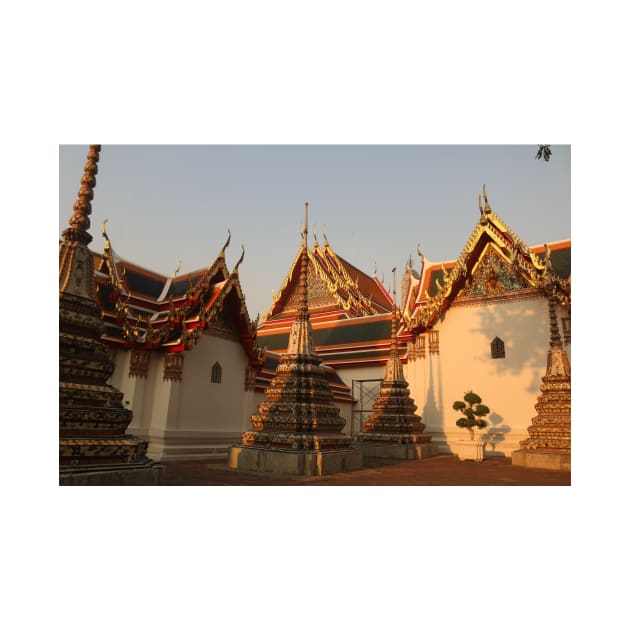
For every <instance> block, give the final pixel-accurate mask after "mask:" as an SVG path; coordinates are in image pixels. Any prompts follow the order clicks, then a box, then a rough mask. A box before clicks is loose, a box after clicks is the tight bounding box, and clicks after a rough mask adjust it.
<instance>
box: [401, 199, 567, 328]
mask: <svg viewBox="0 0 630 630" xmlns="http://www.w3.org/2000/svg"><path fill="white" fill-rule="evenodd" d="M483 197H484V205H482V203H481V196H480V197H479V210H480V214H481V216H480V219H479V222H478V223H477V225H476V226H475V229H474V230H473V232H472V234H471V236H470V238H469V239H468V242H467V243H466V245H465V246H464V249H463V250H462V252H461V254H460V256H459V258H458V259H457V260H451V261H447V262H441V263H434V262H430V261H427V260H425V259H424V258H422V260H421V267H420V273H419V274H418V273H415V271H414V273H410V272H411V271H413V270H410V269H408V270H407V277H406V278H405V280H404V282H406V283H407V284H406V287H405V290H404V291H403V304H402V311H403V318H404V321H405V324H406V327H407V328H408V329H409V330H410V331H411V332H414V333H417V332H421V331H422V330H426V329H428V328H431V327H432V326H433V325H434V324H436V323H437V321H438V320H439V319H440V317H441V316H442V315H443V314H444V312H445V311H446V310H447V309H448V308H449V307H450V305H451V304H453V303H455V304H457V303H463V302H469V301H479V300H482V299H483V300H492V299H498V297H500V296H502V297H504V298H510V299H512V298H515V297H519V296H522V297H526V296H528V295H532V294H540V295H542V292H543V290H544V288H545V287H546V286H547V285H548V282H549V278H551V281H552V284H553V285H554V287H555V288H554V291H556V292H557V293H558V294H559V295H561V296H562V297H561V301H564V302H565V303H570V300H571V240H570V239H566V240H562V241H557V242H554V243H548V244H545V245H538V246H535V247H528V246H527V245H525V243H523V241H522V240H521V239H520V238H519V237H518V236H517V235H516V233H515V232H513V231H512V230H511V229H510V228H509V227H508V225H507V224H506V223H505V222H504V221H503V220H502V219H501V218H500V217H499V216H498V215H497V214H496V213H495V212H494V211H493V210H492V208H491V207H490V204H489V203H488V198H487V195H486V191H485V186H484V191H483ZM484 265H485V268H484V267H483V266H484ZM482 272H483V273H486V274H487V275H488V277H489V279H490V282H491V284H492V282H494V283H495V284H496V286H497V290H496V291H492V290H488V289H490V287H489V286H486V287H483V288H484V289H485V290H483V291H477V292H475V291H474V290H472V288H471V281H472V278H473V275H476V276H480V275H482ZM490 276H492V278H490Z"/></svg>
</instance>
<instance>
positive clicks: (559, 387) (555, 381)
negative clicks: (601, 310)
mask: <svg viewBox="0 0 630 630" xmlns="http://www.w3.org/2000/svg"><path fill="white" fill-rule="evenodd" d="M546 263H547V267H548V268H550V265H551V263H550V256H549V251H548V250H547V256H546ZM550 279H551V276H550ZM555 289H556V287H555V285H554V283H553V282H552V281H550V286H549V290H548V300H549V321H550V329H551V334H550V343H549V351H548V353H547V371H546V373H545V376H543V378H542V385H541V386H540V391H541V394H540V396H539V397H538V402H537V403H536V411H537V412H538V415H537V416H536V417H535V418H533V419H532V424H531V426H530V427H528V429H527V431H528V433H529V435H530V437H529V438H528V439H526V440H524V441H522V442H521V443H520V446H521V449H519V450H518V451H514V452H513V453H512V463H513V464H515V465H518V466H528V467H531V468H550V469H561V470H570V469H571V367H570V365H569V359H568V357H567V353H566V350H565V349H564V345H563V343H562V337H561V336H560V330H559V327H558V317H557V314H556V301H557V300H562V294H558V292H557V291H556V290H555Z"/></svg>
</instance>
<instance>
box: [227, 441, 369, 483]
mask: <svg viewBox="0 0 630 630" xmlns="http://www.w3.org/2000/svg"><path fill="white" fill-rule="evenodd" d="M229 465H230V468H238V469H239V470H251V471H256V472H265V473H274V474H280V475H300V476H305V477H318V476H321V475H331V474H334V473H339V472H351V471H353V470H359V469H360V468H361V467H362V465H363V457H362V455H361V451H359V450H357V449H353V448H349V449H337V450H331V451H296V450H289V449H287V450H282V449H268V448H261V447H257V446H241V445H238V446H233V447H232V448H231V449H230V456H229Z"/></svg>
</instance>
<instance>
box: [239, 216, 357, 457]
mask: <svg viewBox="0 0 630 630" xmlns="http://www.w3.org/2000/svg"><path fill="white" fill-rule="evenodd" d="M307 268H308V204H306V206H305V212H304V231H303V233H302V249H301V260H300V278H299V299H298V309H297V311H298V312H297V316H296V319H295V321H294V322H293V326H292V327H291V332H290V334H289V343H288V347H287V351H286V352H285V354H283V355H282V357H281V359H280V363H279V364H278V367H277V369H276V375H275V377H274V378H273V379H272V381H271V383H270V385H269V387H268V388H267V390H266V391H265V401H264V402H262V403H260V405H258V412H257V413H255V414H254V415H252V417H251V422H252V428H253V431H248V432H246V433H243V434H242V436H241V443H242V444H243V445H245V446H262V447H266V448H280V449H290V450H298V451H300V450H302V451H303V450H330V449H339V448H347V447H348V446H350V444H351V442H352V438H351V437H350V436H348V435H343V434H342V433H341V431H342V430H343V428H344V426H345V420H344V419H343V418H341V417H340V416H339V408H338V407H337V406H336V405H335V404H334V403H333V402H332V397H333V394H332V391H331V390H330V386H329V384H328V381H327V379H326V373H325V371H324V368H323V367H322V366H321V361H320V359H319V357H318V356H317V354H316V352H315V346H314V344H313V330H312V328H311V323H310V321H309V314H308V275H307Z"/></svg>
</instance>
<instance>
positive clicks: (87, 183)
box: [63, 144, 101, 245]
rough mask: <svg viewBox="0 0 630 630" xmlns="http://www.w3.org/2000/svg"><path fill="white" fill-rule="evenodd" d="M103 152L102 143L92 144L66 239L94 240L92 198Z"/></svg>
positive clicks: (88, 241)
mask: <svg viewBox="0 0 630 630" xmlns="http://www.w3.org/2000/svg"><path fill="white" fill-rule="evenodd" d="M100 152H101V145H100V144H91V145H90V149H89V151H88V154H87V162H86V163H85V166H84V167H83V177H81V188H80V189H79V192H78V194H77V197H78V198H77V200H76V201H75V203H74V214H73V215H72V217H70V221H69V224H70V227H69V228H68V229H66V230H65V231H64V233H63V237H64V239H65V240H72V241H74V240H76V241H79V242H81V243H83V244H84V245H87V244H88V243H90V241H91V240H92V237H91V236H90V234H88V230H89V228H90V214H92V203H91V202H92V199H94V187H95V186H96V174H97V173H98V164H97V163H98V159H99V154H100Z"/></svg>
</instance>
